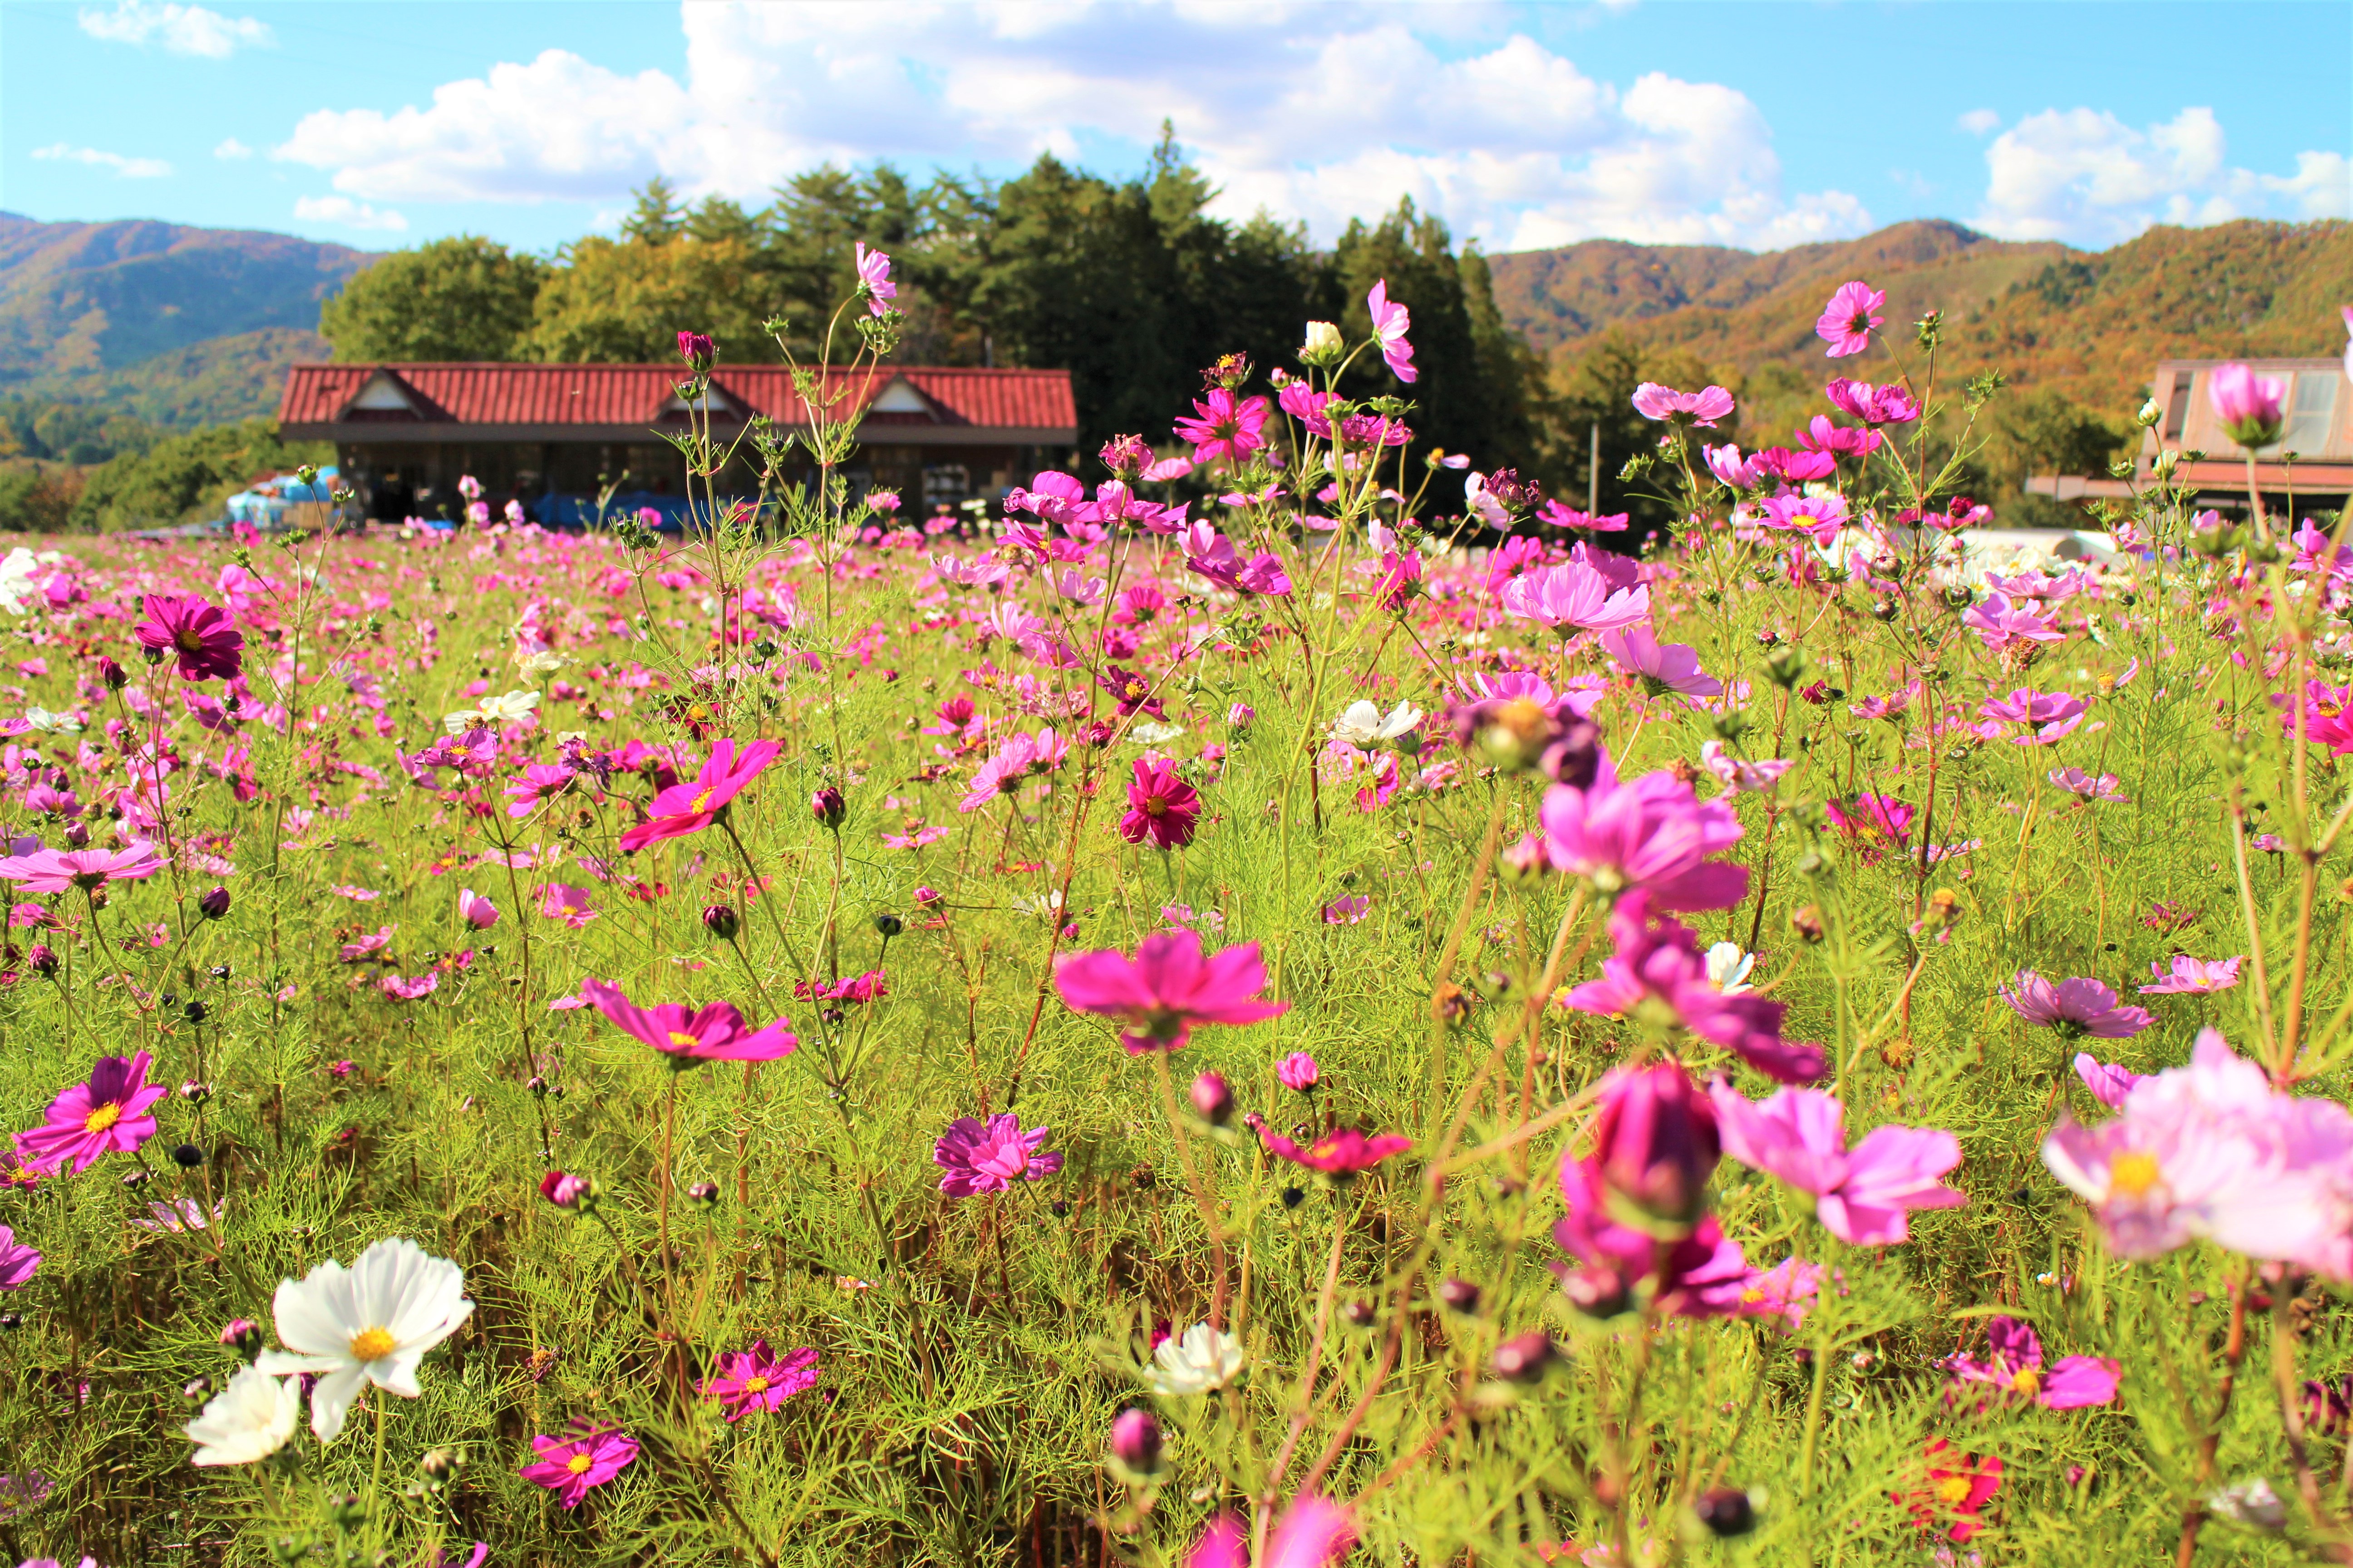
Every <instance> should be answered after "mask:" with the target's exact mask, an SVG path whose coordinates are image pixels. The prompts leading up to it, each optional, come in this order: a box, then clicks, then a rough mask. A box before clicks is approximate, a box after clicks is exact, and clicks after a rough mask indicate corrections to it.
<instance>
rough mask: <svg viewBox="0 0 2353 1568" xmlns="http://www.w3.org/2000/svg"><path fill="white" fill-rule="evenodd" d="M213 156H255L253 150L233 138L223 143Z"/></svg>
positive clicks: (214, 150) (214, 151)
mask: <svg viewBox="0 0 2353 1568" xmlns="http://www.w3.org/2000/svg"><path fill="white" fill-rule="evenodd" d="M213 156H214V157H216V158H250V157H252V156H253V149H252V148H250V147H248V146H247V145H246V144H245V143H244V142H240V141H238V140H237V138H236V137H234V136H232V137H230V138H229V139H228V140H227V141H226V142H222V143H221V144H220V145H219V146H217V147H216V148H214V149H213Z"/></svg>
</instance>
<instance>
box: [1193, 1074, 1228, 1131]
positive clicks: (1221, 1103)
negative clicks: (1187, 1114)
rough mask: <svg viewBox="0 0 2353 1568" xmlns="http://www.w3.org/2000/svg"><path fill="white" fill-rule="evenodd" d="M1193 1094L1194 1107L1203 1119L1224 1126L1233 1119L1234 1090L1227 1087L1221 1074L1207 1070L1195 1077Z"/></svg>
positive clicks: (1214, 1124) (1213, 1124)
mask: <svg viewBox="0 0 2353 1568" xmlns="http://www.w3.org/2000/svg"><path fill="white" fill-rule="evenodd" d="M1192 1096H1193V1109H1194V1110H1198V1111H1199V1112H1200V1113H1201V1120H1202V1121H1207V1122H1208V1123H1210V1124H1211V1125H1212V1126H1217V1127H1223V1126H1224V1125H1225V1124H1226V1123H1227V1122H1228V1121H1231V1120H1232V1119H1233V1114H1234V1095H1233V1090H1231V1089H1228V1088H1227V1087H1226V1080H1225V1079H1224V1078H1222V1077H1221V1076H1219V1074H1217V1073H1213V1072H1205V1073H1203V1074H1202V1075H1201V1076H1200V1077H1198V1078H1197V1079H1194V1080H1193V1089H1192Z"/></svg>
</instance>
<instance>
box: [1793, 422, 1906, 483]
mask: <svg viewBox="0 0 2353 1568" xmlns="http://www.w3.org/2000/svg"><path fill="white" fill-rule="evenodd" d="M1797 436H1798V445H1799V446H1800V447H1805V448H1806V449H1807V450H1808V451H1809V452H1811V453H1813V454H1814V455H1815V456H1816V457H1817V458H1829V459H1830V460H1831V468H1832V469H1833V470H1835V469H1836V468H1837V466H1838V459H1839V458H1867V457H1869V456H1870V455H1871V454H1872V453H1873V452H1876V451H1877V450H1879V448H1880V447H1882V446H1883V445H1884V444H1885V442H1886V440H1887V437H1884V436H1883V435H1881V434H1880V433H1879V432H1878V431H1876V430H1850V429H1848V428H1847V427H1846V426H1843V425H1840V424H1838V423H1836V422H1835V421H1833V420H1832V419H1831V416H1829V415H1827V414H1817V415H1815V416H1813V417H1812V418H1811V419H1809V420H1807V421H1806V422H1805V423H1804V424H1803V425H1801V426H1799V427H1798V431H1797Z"/></svg>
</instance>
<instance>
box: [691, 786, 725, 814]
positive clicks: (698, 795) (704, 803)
mask: <svg viewBox="0 0 2353 1568" xmlns="http://www.w3.org/2000/svg"><path fill="white" fill-rule="evenodd" d="M717 793H718V791H717V790H715V789H706V790H697V791H696V792H695V795H694V799H693V800H691V801H690V802H689V803H688V804H687V807H686V809H687V810H689V811H691V812H702V811H709V810H710V809H711V797H712V795H716V794H717Z"/></svg>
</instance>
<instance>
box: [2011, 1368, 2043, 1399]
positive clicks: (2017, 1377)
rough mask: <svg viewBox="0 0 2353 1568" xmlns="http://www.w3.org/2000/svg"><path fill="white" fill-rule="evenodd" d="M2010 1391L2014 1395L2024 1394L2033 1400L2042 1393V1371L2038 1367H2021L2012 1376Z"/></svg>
mask: <svg viewBox="0 0 2353 1568" xmlns="http://www.w3.org/2000/svg"><path fill="white" fill-rule="evenodd" d="M2010 1392H2011V1393H2013V1394H2025V1395H2026V1396H2027V1397H2028V1398H2030V1399H2031V1398H2032V1397H2033V1396H2034V1395H2036V1394H2040V1393H2042V1371H2041V1370H2040V1369H2039V1368H2036V1367H2031V1366H2021V1367H2020V1368H2019V1369H2018V1370H2017V1371H2016V1372H2013V1373H2010Z"/></svg>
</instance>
